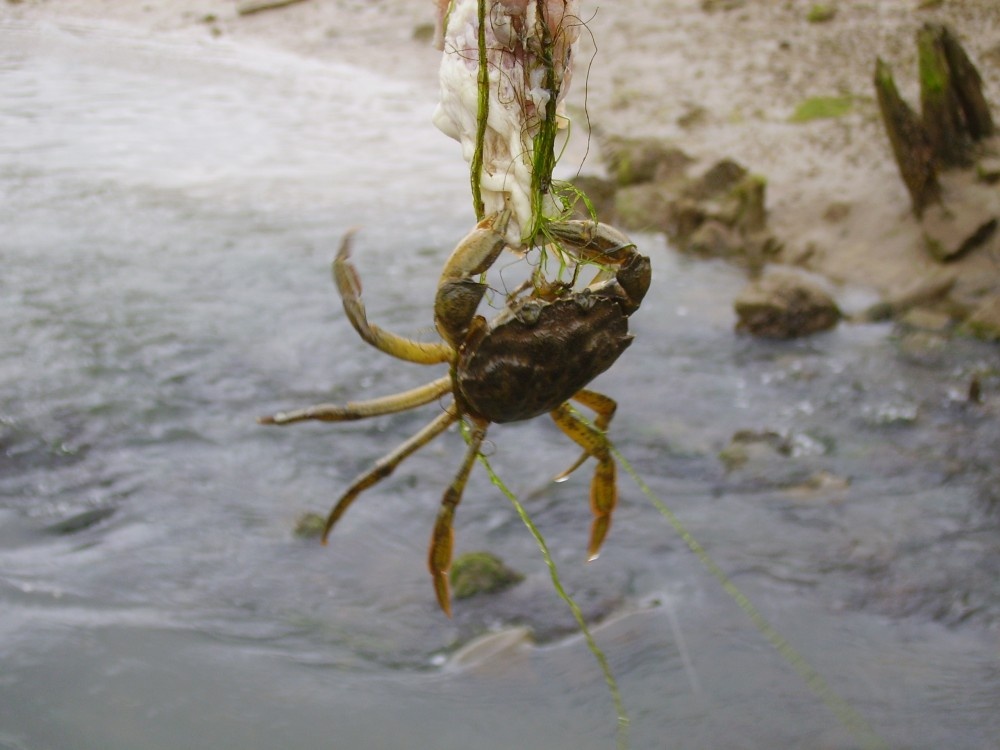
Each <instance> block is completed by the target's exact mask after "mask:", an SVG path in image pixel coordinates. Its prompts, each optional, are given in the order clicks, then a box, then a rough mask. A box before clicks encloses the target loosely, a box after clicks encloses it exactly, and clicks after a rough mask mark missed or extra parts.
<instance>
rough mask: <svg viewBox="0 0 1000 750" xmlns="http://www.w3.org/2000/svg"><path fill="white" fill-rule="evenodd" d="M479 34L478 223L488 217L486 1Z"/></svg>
mask: <svg viewBox="0 0 1000 750" xmlns="http://www.w3.org/2000/svg"><path fill="white" fill-rule="evenodd" d="M478 16H479V18H478V20H479V33H478V34H477V38H478V43H479V68H478V72H477V78H476V92H477V94H478V97H479V98H478V107H477V110H476V149H475V151H474V152H473V154H472V161H471V163H470V165H469V171H470V172H471V175H470V177H471V182H472V209H473V211H475V213H476V221H482V220H483V219H484V218H485V216H486V207H485V206H484V205H483V192H482V187H481V186H480V182H481V180H482V177H483V144H484V142H485V141H486V121H487V120H488V119H489V116H490V68H489V60H487V59H486V0H479V7H478Z"/></svg>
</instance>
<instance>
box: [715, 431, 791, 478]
mask: <svg viewBox="0 0 1000 750" xmlns="http://www.w3.org/2000/svg"><path fill="white" fill-rule="evenodd" d="M791 455H792V444H791V441H790V440H789V439H788V438H787V437H785V436H784V435H782V434H781V433H778V432H775V431H774V430H761V431H757V430H739V431H738V432H736V433H734V434H733V436H732V438H730V440H729V445H727V446H726V447H725V448H723V449H722V450H721V451H719V460H720V461H722V463H723V464H724V465H725V467H726V471H733V470H734V469H739V468H742V467H743V466H745V465H746V464H747V463H749V462H750V461H751V460H752V461H758V462H759V461H766V460H768V459H772V458H777V457H782V458H787V457H789V456H791Z"/></svg>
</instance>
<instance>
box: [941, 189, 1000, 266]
mask: <svg viewBox="0 0 1000 750" xmlns="http://www.w3.org/2000/svg"><path fill="white" fill-rule="evenodd" d="M922 228H923V234H924V245H925V246H926V248H927V252H929V253H930V254H931V255H932V256H933V257H934V258H935V259H936V260H938V261H940V262H942V263H947V262H950V261H953V260H958V259H959V258H961V257H962V256H963V255H965V254H966V253H968V252H969V251H970V250H972V249H973V248H975V247H978V246H979V245H981V244H983V243H984V242H986V240H988V239H989V238H990V236H991V235H992V234H993V232H994V231H996V228H997V217H996V216H994V215H991V214H990V213H989V212H987V210H985V207H984V206H983V205H981V204H979V203H977V202H964V201H962V202H956V203H953V204H951V205H950V206H948V207H945V206H944V205H941V204H937V205H934V206H931V207H930V208H929V209H928V210H927V211H926V212H925V214H924V217H923V221H922Z"/></svg>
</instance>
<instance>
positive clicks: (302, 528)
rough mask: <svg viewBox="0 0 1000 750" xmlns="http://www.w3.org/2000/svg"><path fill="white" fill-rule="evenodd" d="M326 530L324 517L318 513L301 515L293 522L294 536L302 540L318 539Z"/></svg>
mask: <svg viewBox="0 0 1000 750" xmlns="http://www.w3.org/2000/svg"><path fill="white" fill-rule="evenodd" d="M324 528H326V516H321V515H320V514H319V513H312V512H309V513H303V514H302V515H301V516H299V518H298V520H297V521H296V522H295V536H297V537H302V538H303V539H311V538H313V537H318V536H320V535H321V534H322V533H323V529H324Z"/></svg>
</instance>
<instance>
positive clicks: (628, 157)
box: [601, 136, 692, 185]
mask: <svg viewBox="0 0 1000 750" xmlns="http://www.w3.org/2000/svg"><path fill="white" fill-rule="evenodd" d="M601 148H602V149H603V151H604V164H605V166H606V167H607V169H608V174H609V175H610V177H611V179H613V180H614V181H615V183H617V184H618V185H635V184H637V183H641V182H652V181H654V180H655V181H658V182H663V181H669V180H672V179H676V178H679V177H683V176H684V172H685V170H686V169H687V166H688V165H689V164H690V163H691V162H692V159H691V157H690V156H688V155H687V154H686V153H684V152H683V151H682V150H681V149H679V148H677V147H676V146H673V145H671V144H669V143H667V142H665V141H663V140H660V139H658V138H623V137H621V136H608V137H606V138H604V139H603V140H602V142H601Z"/></svg>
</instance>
